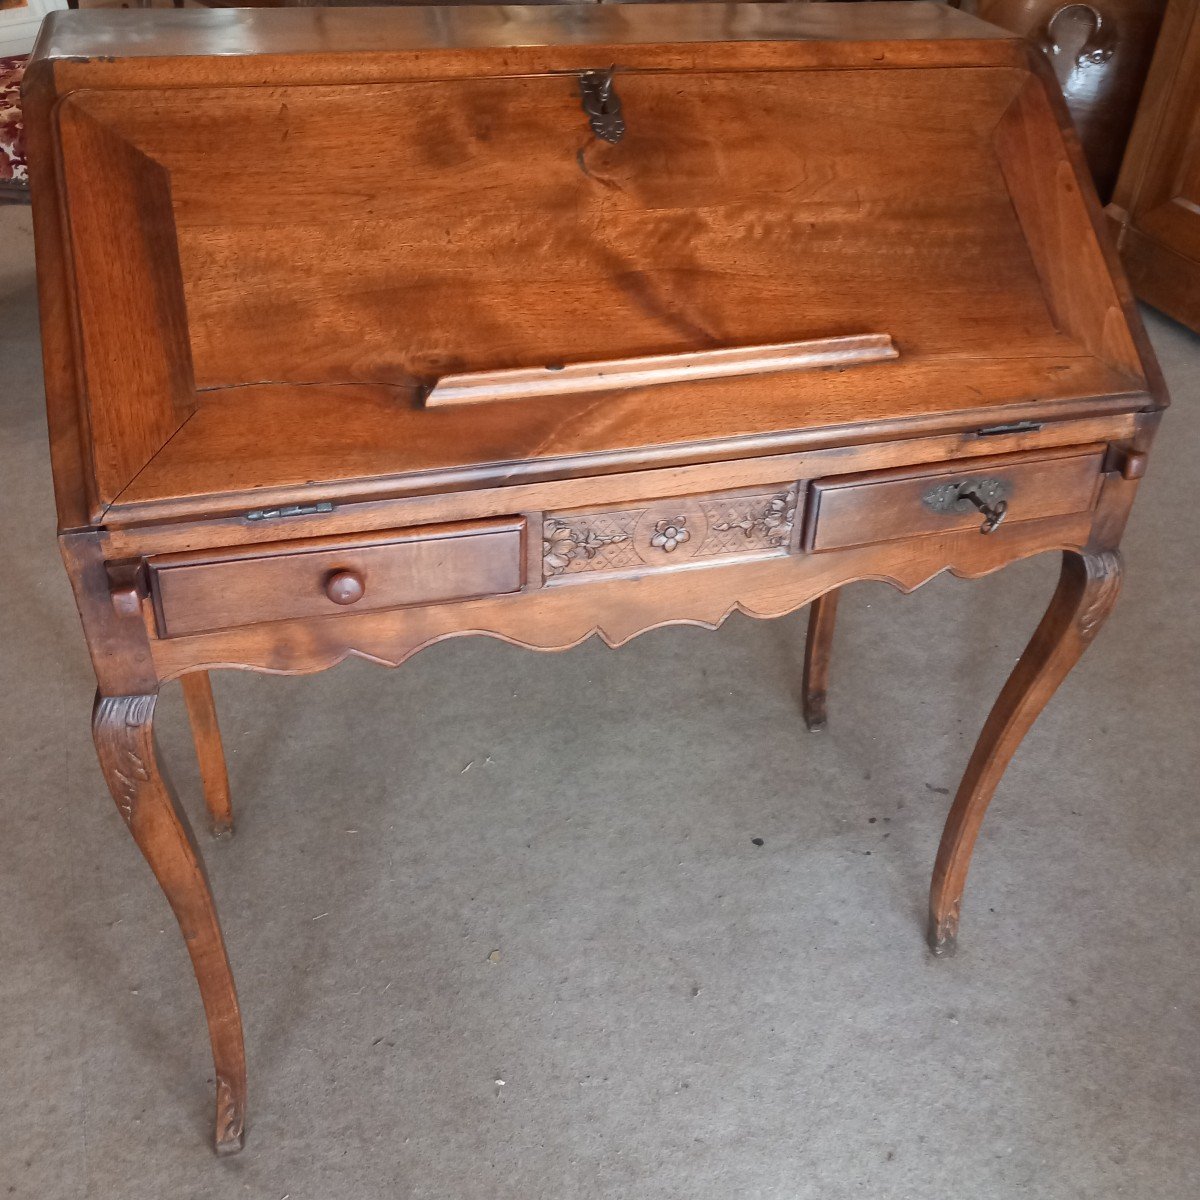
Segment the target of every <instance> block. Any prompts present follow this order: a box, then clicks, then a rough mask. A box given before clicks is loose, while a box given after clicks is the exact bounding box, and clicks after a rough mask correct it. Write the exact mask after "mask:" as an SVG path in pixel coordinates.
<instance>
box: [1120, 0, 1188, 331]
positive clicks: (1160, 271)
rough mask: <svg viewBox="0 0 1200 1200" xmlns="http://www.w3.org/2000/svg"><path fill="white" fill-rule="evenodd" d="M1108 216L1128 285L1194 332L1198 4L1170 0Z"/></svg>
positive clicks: (1182, 0)
mask: <svg viewBox="0 0 1200 1200" xmlns="http://www.w3.org/2000/svg"><path fill="white" fill-rule="evenodd" d="M1108 216H1109V218H1110V220H1111V221H1112V222H1113V224H1114V226H1115V228H1116V234H1117V242H1118V245H1119V246H1120V248H1121V257H1122V259H1123V260H1124V262H1125V267H1126V270H1128V272H1129V278H1130V282H1131V283H1132V284H1133V288H1134V291H1136V292H1137V294H1138V295H1139V296H1140V297H1141V298H1142V299H1143V300H1145V301H1147V303H1149V304H1153V305H1154V307H1155V308H1161V309H1162V310H1163V312H1165V313H1167V314H1168V315H1169V316H1172V317H1174V318H1175V319H1176V320H1177V321H1182V322H1183V323H1184V324H1185V325H1188V326H1190V327H1191V328H1192V329H1194V330H1196V331H1197V332H1198V333H1200V7H1197V5H1196V4H1194V3H1192V2H1191V0H1172V4H1171V6H1170V8H1169V10H1168V12H1167V18H1166V21H1165V23H1164V25H1163V32H1162V38H1161V40H1160V42H1159V47H1158V52H1157V54H1156V55H1155V57H1154V66H1153V69H1152V70H1151V72H1150V78H1149V80H1148V82H1147V84H1146V92H1145V95H1144V96H1143V98H1142V104H1141V107H1140V108H1139V109H1138V115H1137V124H1136V125H1135V126H1134V130H1133V136H1132V137H1131V139H1130V142H1129V149H1128V151H1127V152H1126V155H1125V163H1124V166H1123V167H1122V168H1121V178H1120V180H1119V182H1118V183H1117V188H1116V192H1115V193H1114V195H1113V200H1112V203H1111V204H1110V205H1109V206H1108Z"/></svg>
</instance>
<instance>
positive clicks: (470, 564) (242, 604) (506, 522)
mask: <svg viewBox="0 0 1200 1200" xmlns="http://www.w3.org/2000/svg"><path fill="white" fill-rule="evenodd" d="M524 529H525V522H524V520H523V519H522V518H519V517H513V518H505V519H503V520H495V521H469V522H463V523H461V524H455V525H427V526H423V527H420V528H416V529H405V530H398V531H394V532H390V533H383V534H378V533H375V534H370V535H364V536H362V537H357V538H355V537H350V538H347V537H331V538H311V539H307V540H304V541H295V542H273V543H269V544H267V545H257V546H241V547H236V548H232V549H229V550H224V551H205V552H203V553H202V554H190V553H188V554H168V555H160V556H158V557H156V558H152V559H151V560H150V561H149V564H148V565H149V571H150V593H151V596H152V598H153V601H154V608H155V614H156V619H157V623H158V630H159V633H160V634H161V635H162V636H163V637H180V636H183V635H185V634H194V633H206V632H209V631H212V630H217V629H229V628H233V627H235V626H238V625H249V624H257V623H259V622H262V621H279V620H287V619H289V618H297V617H321V616H333V615H336V614H338V613H346V612H366V611H371V610H375V609H381V608H402V607H407V606H410V605H417V604H439V603H443V602H445V601H449V600H467V599H472V598H475V597H479V596H496V595H503V594H505V593H508V592H516V591H519V590H520V589H521V585H522V583H523V582H524V566H523V564H524V554H523V551H522V544H523V540H524Z"/></svg>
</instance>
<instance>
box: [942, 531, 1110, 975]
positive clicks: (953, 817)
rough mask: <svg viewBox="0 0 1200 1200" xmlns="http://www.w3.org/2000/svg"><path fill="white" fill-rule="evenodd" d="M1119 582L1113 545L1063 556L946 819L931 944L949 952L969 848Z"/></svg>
mask: <svg viewBox="0 0 1200 1200" xmlns="http://www.w3.org/2000/svg"><path fill="white" fill-rule="evenodd" d="M1120 584H1121V557H1120V555H1119V554H1118V553H1117V552H1116V551H1115V550H1100V551H1094V552H1089V553H1084V554H1079V553H1067V554H1064V555H1063V566H1062V574H1061V576H1060V577H1059V583H1058V588H1057V590H1056V591H1055V593H1054V597H1053V598H1052V599H1051V601H1050V607H1049V608H1048V609H1047V610H1046V615H1045V617H1043V618H1042V623H1041V624H1040V625H1039V626H1038V627H1037V630H1036V631H1035V632H1034V635H1033V638H1032V639H1031V640H1030V643H1029V645H1028V647H1026V649H1025V653H1024V654H1022V655H1021V658H1020V660H1019V661H1018V662H1017V665H1016V667H1015V668H1014V669H1013V673H1012V675H1010V676H1009V679H1008V682H1007V683H1005V685H1004V688H1003V690H1002V691H1001V693H1000V696H999V699H997V701H996V704H995V707H994V708H993V709H992V711H991V713H990V714H989V716H988V719H987V722H986V724H985V725H984V727H983V732H982V733H981V734H980V735H979V741H978V742H977V743H976V745H975V750H974V753H973V754H972V755H971V760H970V762H969V763H968V764H967V769H966V773H965V774H964V775H963V778H962V783H961V784H959V788H958V793H957V795H956V796H955V797H954V804H953V805H952V807H951V809H950V815H949V817H948V818H947V820H946V828H945V830H944V832H943V833H942V841H941V845H940V847H939V848H938V856H937V862H936V863H935V865H934V868H933V884H932V887H931V889H930V893H929V944H930V947H931V948H932V949H933V952H934V953H935V954H939V955H940V954H953V953H954V950H955V948H956V945H957V940H958V922H959V913H960V910H961V908H962V895H963V889H964V887H965V886H966V881H967V870H968V868H969V867H970V863H971V852H972V850H973V849H974V847H975V839H976V837H977V836H978V834H979V827H980V825H981V824H982V822H983V815H984V813H985V812H986V811H987V806H988V804H989V803H991V799H992V796H993V794H994V793H995V791H996V785H997V784H998V783H999V782H1000V777H1001V776H1002V775H1003V774H1004V770H1005V768H1006V767H1007V766H1008V764H1009V761H1010V760H1011V758H1012V756H1013V754H1014V753H1015V752H1016V749H1017V747H1018V746H1019V745H1020V744H1021V739H1022V738H1023V737H1024V736H1025V734H1026V733H1027V732H1028V731H1029V728H1030V726H1031V725H1032V724H1033V722H1034V721H1035V720H1037V717H1038V714H1039V713H1040V712H1041V711H1042V709H1043V708H1044V707H1045V706H1046V704H1047V702H1048V701H1049V700H1050V697H1051V696H1053V695H1054V692H1055V690H1056V689H1057V688H1058V685H1059V684H1060V683H1061V682H1062V681H1063V679H1065V678H1066V676H1067V674H1068V672H1069V671H1070V670H1071V668H1072V667H1073V666H1074V665H1075V663H1076V662H1078V661H1079V658H1080V656H1081V655H1082V654H1083V652H1084V651H1085V650H1086V649H1087V648H1088V646H1089V645H1090V644H1091V642H1092V639H1093V638H1094V637H1095V636H1096V634H1097V633H1098V632H1099V629H1100V626H1101V625H1102V624H1103V623H1104V621H1105V620H1106V619H1107V617H1108V615H1109V613H1110V612H1112V609H1113V605H1115V604H1116V601H1117V592H1118V591H1119V590H1120Z"/></svg>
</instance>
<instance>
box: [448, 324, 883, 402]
mask: <svg viewBox="0 0 1200 1200" xmlns="http://www.w3.org/2000/svg"><path fill="white" fill-rule="evenodd" d="M897 353H898V352H897V350H896V347H895V344H894V343H893V342H892V339H891V338H890V337H888V335H887V334H886V333H867V334H860V335H856V336H854V337H838V338H817V339H815V340H810V341H806V342H782V343H779V344H778V345H774V346H737V347H732V348H726V349H721V350H698V351H695V352H691V353H686V354H656V355H650V356H648V357H643V358H619V359H608V360H602V361H600V362H583V363H566V364H563V363H558V364H556V365H554V366H548V367H519V368H517V369H515V370H507V371H475V372H471V373H468V374H466V375H443V376H442V377H441V378H440V379H439V380H438V381H437V383H435V384H434V386H433V390H432V391H430V392H429V394H428V395H427V396H426V397H425V407H426V408H437V407H438V406H439V405H443V404H481V403H484V402H487V401H492V400H527V399H529V398H530V397H533V396H564V395H571V394H573V393H575V394H578V393H581V392H608V391H613V390H616V389H619V388H634V387H649V386H651V385H659V386H661V385H662V384H665V383H691V382H699V381H703V380H707V379H724V378H729V377H731V376H737V377H742V376H746V375H770V374H773V373H775V372H778V371H815V370H817V369H818V368H828V367H852V366H855V365H856V364H858V363H867V362H880V361H884V360H888V359H893V358H895V357H897Z"/></svg>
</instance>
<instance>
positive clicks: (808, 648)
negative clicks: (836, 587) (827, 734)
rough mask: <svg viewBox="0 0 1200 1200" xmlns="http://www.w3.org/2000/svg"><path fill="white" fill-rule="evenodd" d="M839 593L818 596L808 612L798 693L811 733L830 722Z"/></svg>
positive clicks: (805, 720)
mask: <svg viewBox="0 0 1200 1200" xmlns="http://www.w3.org/2000/svg"><path fill="white" fill-rule="evenodd" d="M840 595H841V592H840V591H834V592H828V593H827V594H826V595H824V596H818V597H817V598H816V599H815V600H814V601H813V602H812V606H811V608H810V609H809V613H808V636H807V638H806V639H805V642H804V676H803V681H802V683H801V696H802V701H803V709H804V723H805V725H807V726H808V729H809V732H810V733H820V732H821V730H823V729H824V728H825V727H826V725H828V723H829V712H828V697H829V664H830V661H831V660H832V657H833V630H834V626H835V624H836V622H837V607H838V597H839V596H840Z"/></svg>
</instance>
